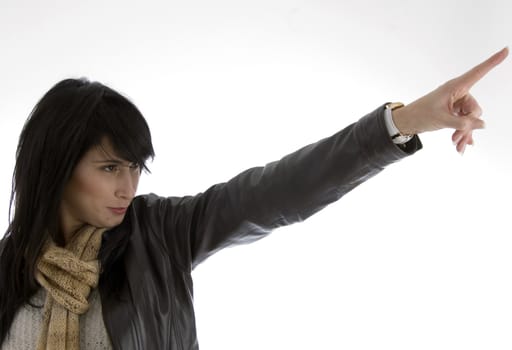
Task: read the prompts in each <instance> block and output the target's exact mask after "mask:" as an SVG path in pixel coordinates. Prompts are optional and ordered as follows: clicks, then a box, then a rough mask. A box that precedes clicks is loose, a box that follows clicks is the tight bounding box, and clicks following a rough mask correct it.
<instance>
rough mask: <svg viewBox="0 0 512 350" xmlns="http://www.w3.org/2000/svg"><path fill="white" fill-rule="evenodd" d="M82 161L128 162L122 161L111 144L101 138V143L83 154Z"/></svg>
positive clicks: (106, 139)
mask: <svg viewBox="0 0 512 350" xmlns="http://www.w3.org/2000/svg"><path fill="white" fill-rule="evenodd" d="M83 159H84V160H89V161H109V160H115V161H118V162H128V161H127V160H125V159H123V158H122V157H121V156H120V155H119V154H118V153H117V152H116V151H115V149H114V147H113V146H112V142H110V140H109V139H108V138H103V139H102V140H101V143H100V144H98V145H95V146H93V147H92V148H91V149H90V150H89V151H87V152H86V153H85V154H84V157H83Z"/></svg>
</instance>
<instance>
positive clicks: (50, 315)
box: [36, 226, 105, 350]
mask: <svg viewBox="0 0 512 350" xmlns="http://www.w3.org/2000/svg"><path fill="white" fill-rule="evenodd" d="M104 231H105V229H103V228H102V229H98V228H96V227H92V226H84V227H83V228H81V229H80V230H79V231H78V232H77V233H76V234H75V236H74V237H73V238H72V240H71V241H70V242H69V243H68V244H66V246H65V247H64V248H62V247H58V246H56V245H55V243H54V242H53V241H52V240H50V241H48V242H47V243H46V244H45V246H44V247H43V250H42V252H41V256H40V257H39V260H38V262H37V268H36V280H37V281H38V282H39V283H40V284H41V286H43V288H44V289H46V301H45V304H44V309H43V325H42V329H41V334H40V336H39V341H38V345H37V349H38V350H45V349H46V350H57V349H59V350H78V349H80V328H79V315H81V314H83V313H85V312H86V311H87V310H88V309H89V303H88V301H87V298H88V297H89V294H90V292H91V289H92V288H95V287H96V286H97V285H98V280H99V274H100V266H99V261H98V259H97V257H98V252H99V249H100V246H101V237H102V234H103V232H104Z"/></svg>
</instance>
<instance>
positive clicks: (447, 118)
mask: <svg viewBox="0 0 512 350" xmlns="http://www.w3.org/2000/svg"><path fill="white" fill-rule="evenodd" d="M507 55H508V48H504V49H502V50H501V51H499V52H497V53H495V54H494V55H492V56H491V57H490V58H488V59H487V60H485V61H484V62H482V63H480V64H479V65H477V66H476V67H474V68H473V69H471V70H469V71H468V72H466V73H464V74H462V75H461V76H459V77H457V78H455V79H452V80H449V81H447V82H446V83H444V84H443V85H441V86H440V87H438V88H437V89H435V90H434V91H432V92H430V93H428V94H427V95H425V96H423V97H421V98H419V99H417V100H416V101H414V102H412V103H411V104H409V105H406V106H405V107H403V108H400V109H397V110H395V111H393V121H394V123H395V125H396V127H397V128H398V130H400V132H401V133H402V134H419V133H422V132H426V131H435V130H439V129H444V128H451V129H455V132H454V133H453V135H452V141H453V143H454V144H455V145H456V149H457V151H458V152H460V153H463V152H464V149H465V148H466V145H468V144H469V145H471V144H473V130H474V129H482V128H483V127H484V122H483V120H482V119H480V117H481V115H482V109H481V108H480V106H479V105H478V102H477V101H476V100H475V98H473V96H471V94H470V93H469V90H470V89H471V87H472V86H473V85H475V83H476V82H478V81H479V80H480V79H482V78H483V77H484V76H485V75H486V74H487V73H488V72H489V71H490V70H491V69H493V68H494V67H496V66H497V65H498V64H500V63H501V62H503V60H504V59H505V58H506V57H507Z"/></svg>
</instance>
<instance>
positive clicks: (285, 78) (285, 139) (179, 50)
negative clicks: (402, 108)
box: [0, 0, 512, 350]
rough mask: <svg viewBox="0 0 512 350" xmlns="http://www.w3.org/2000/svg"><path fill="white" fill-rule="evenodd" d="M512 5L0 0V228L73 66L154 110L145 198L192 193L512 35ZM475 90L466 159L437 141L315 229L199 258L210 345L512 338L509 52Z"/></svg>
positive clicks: (433, 345)
mask: <svg viewBox="0 0 512 350" xmlns="http://www.w3.org/2000/svg"><path fill="white" fill-rule="evenodd" d="M510 4H511V3H510V2H509V1H507V0H501V1H492V0H474V1H471V2H465V3H464V5H461V3H460V2H459V1H456V0H442V1H441V0H433V1H429V2H426V1H408V2H403V1H398V0H395V1H377V0H370V1H327V0H316V1H312V0H310V1H306V0H258V1H247V0H242V1H240V0H239V1H233V0H232V1H229V0H219V1H207V0H195V1H188V2H184V1H183V2H176V1H139V2H129V1H120V0H117V1H99V0H94V1H65V0H48V1H44V2H43V1H35V0H34V1H27V0H21V1H19V0H0V49H1V51H0V52H1V54H0V63H1V64H0V96H1V103H0V130H1V135H2V138H1V140H2V141H1V142H2V148H1V150H0V152H1V153H0V154H1V156H2V166H1V171H0V198H1V199H2V200H1V201H0V213H3V214H2V215H1V216H0V219H1V220H0V223H1V225H0V227H2V231H3V230H5V227H6V226H7V220H8V215H7V212H8V202H9V194H10V179H11V173H12V168H13V165H14V153H15V147H16V142H17V137H18V135H19V132H20V131H21V127H22V125H23V123H24V121H25V119H26V117H27V116H28V114H29V112H30V110H31V109H32V107H33V106H34V104H35V103H36V101H37V100H38V99H39V98H40V97H41V96H42V95H43V94H44V92H46V91H47V90H48V89H49V88H50V87H51V86H52V85H53V84H55V83H56V82H57V81H59V80H61V79H64V78H67V77H80V76H85V77H88V78H90V79H92V80H98V81H101V82H103V83H105V84H107V85H110V86H111V87H113V88H115V89H117V90H119V91H120V92H122V93H124V94H125V95H127V96H128V97H129V98H131V99H132V100H133V101H134V102H135V104H137V105H138V106H139V108H140V109H141V111H142V112H143V113H144V115H145V116H146V118H147V120H148V122H149V124H150V127H151V129H152V132H153V138H154V145H155V148H156V152H157V157H156V159H155V161H154V162H153V163H152V164H150V168H151V170H152V174H151V175H147V176H145V177H144V178H143V179H142V183H141V186H140V188H139V193H146V192H155V193H158V194H160V195H182V194H194V193H197V192H199V191H202V190H204V189H206V188H207V187H209V186H210V185H211V184H213V183H216V182H220V181H225V180H228V179H229V178H230V177H231V176H233V175H235V174H237V173H238V172H240V171H241V170H243V169H245V168H247V167H250V166H255V165H263V164H265V163H267V162H269V161H272V160H275V159H277V158H280V157H281V156H283V155H285V154H286V153H288V152H291V151H293V150H295V149H296V148H299V147H300V146H302V145H305V144H307V143H310V142H313V141H316V140H318V139H320V138H323V137H325V136H329V135H331V134H333V133H334V132H336V131H337V130H339V129H340V128H342V127H343V126H345V125H347V124H349V123H351V122H353V121H355V120H357V119H358V118H359V117H361V116H363V115H364V114H366V113H367V112H369V111H371V110H373V109H374V108H376V107H377V106H379V105H380V104H381V103H384V102H386V101H403V102H405V103H407V102H411V101H412V100H413V99H415V98H417V97H420V96H421V95H423V94H424V93H427V92H428V91H430V90H432V89H433V88H435V87H437V86H438V85H440V84H441V83H443V82H444V81H445V80H447V79H449V78H452V77H454V76H456V75H459V74H461V73H463V72H464V71H466V70H467V69H469V68H471V67H472V66H473V65H475V64H477V63H479V62H480V61H482V60H483V59H485V58H487V57H488V56H490V55H491V54H492V53H494V52H496V51H498V50H499V49H501V48H502V47H504V46H507V45H510V43H512V20H511V18H512V16H511V15H512V6H511V5H510ZM472 92H473V94H474V96H475V97H476V98H477V99H478V100H479V102H480V104H481V105H482V107H483V110H484V119H485V120H486V122H487V128H486V129H485V130H483V131H478V132H476V134H475V140H476V141H475V143H476V146H475V147H472V148H469V149H468V150H467V151H466V153H465V154H464V156H462V157H461V156H460V155H458V154H457V153H456V151H455V149H454V147H453V146H452V145H451V140H450V133H451V132H450V131H441V132H437V133H430V134H424V135H422V136H421V138H422V141H423V143H424V150H422V151H421V152H419V153H418V154H416V155H415V156H414V157H411V158H408V159H406V160H404V161H403V162H401V163H399V164H394V165H393V166H391V167H389V168H388V169H386V170H385V171H384V172H383V173H382V174H380V175H379V176H377V177H376V178H373V179H372V180H370V181H369V182H367V183H365V184H363V185H361V186H360V187H359V188H357V189H356V190H355V191H354V192H352V193H350V194H348V195H347V196H346V197H344V198H343V199H342V200H341V201H339V202H337V203H335V204H333V205H331V206H329V207H328V208H327V209H325V210H324V211H322V212H321V213H319V214H317V215H316V216H314V217H312V218H310V219H309V220H307V221H306V222H304V223H301V224H296V225H293V226H291V227H287V228H283V229H280V230H277V231H276V232H275V233H274V234H273V235H271V236H270V237H268V238H266V239H264V240H262V241H259V242H257V243H255V244H252V245H248V246H242V247H237V248H232V249H226V250H224V251H222V252H220V253H218V254H217V255H215V256H213V257H212V258H210V259H209V260H208V261H207V262H205V263H204V264H203V265H200V266H199V267H198V268H197V269H196V270H195V272H194V279H195V300H196V301H195V304H196V313H197V326H198V333H199V341H200V345H201V348H202V349H223V350H228V349H237V350H239V349H394V350H398V349H408V350H410V349H495V350H498V349H510V348H512V336H511V335H512V331H511V329H512V298H511V295H512V282H511V278H510V273H511V269H512V254H511V253H510V252H511V251H512V238H511V234H512V230H511V227H510V220H509V219H510V210H509V208H510V206H509V199H510V198H511V197H512V190H511V186H510V183H509V181H510V179H511V178H512V158H511V157H510V151H511V149H512V140H511V138H510V137H509V130H510V128H511V121H510V118H511V115H510V108H509V101H510V98H511V96H512V62H511V58H509V59H508V60H506V61H505V62H504V63H503V64H502V65H501V66H499V67H497V68H496V69H495V70H494V71H492V72H491V73H490V74H489V75H488V76H487V77H485V78H484V79H483V80H482V81H481V82H480V84H478V85H477V86H475V88H474V89H473V90H472ZM0 235H1V234H0Z"/></svg>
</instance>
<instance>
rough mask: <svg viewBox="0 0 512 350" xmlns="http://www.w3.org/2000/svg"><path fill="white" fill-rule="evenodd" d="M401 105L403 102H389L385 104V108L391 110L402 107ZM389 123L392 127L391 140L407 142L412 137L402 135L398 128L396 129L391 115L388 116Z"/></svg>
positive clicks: (398, 142) (400, 142)
mask: <svg viewBox="0 0 512 350" xmlns="http://www.w3.org/2000/svg"><path fill="white" fill-rule="evenodd" d="M403 106H404V104H403V103H401V102H391V103H388V104H386V109H388V110H390V111H391V112H393V111H394V110H395V109H398V108H402V107H403ZM390 124H391V125H390V126H391V128H392V129H393V132H392V134H391V140H393V143H396V144H404V143H407V142H409V140H410V139H412V138H413V136H414V135H404V134H402V133H401V132H400V130H398V128H397V127H396V125H395V123H394V122H393V117H392V116H391V118H390Z"/></svg>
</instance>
